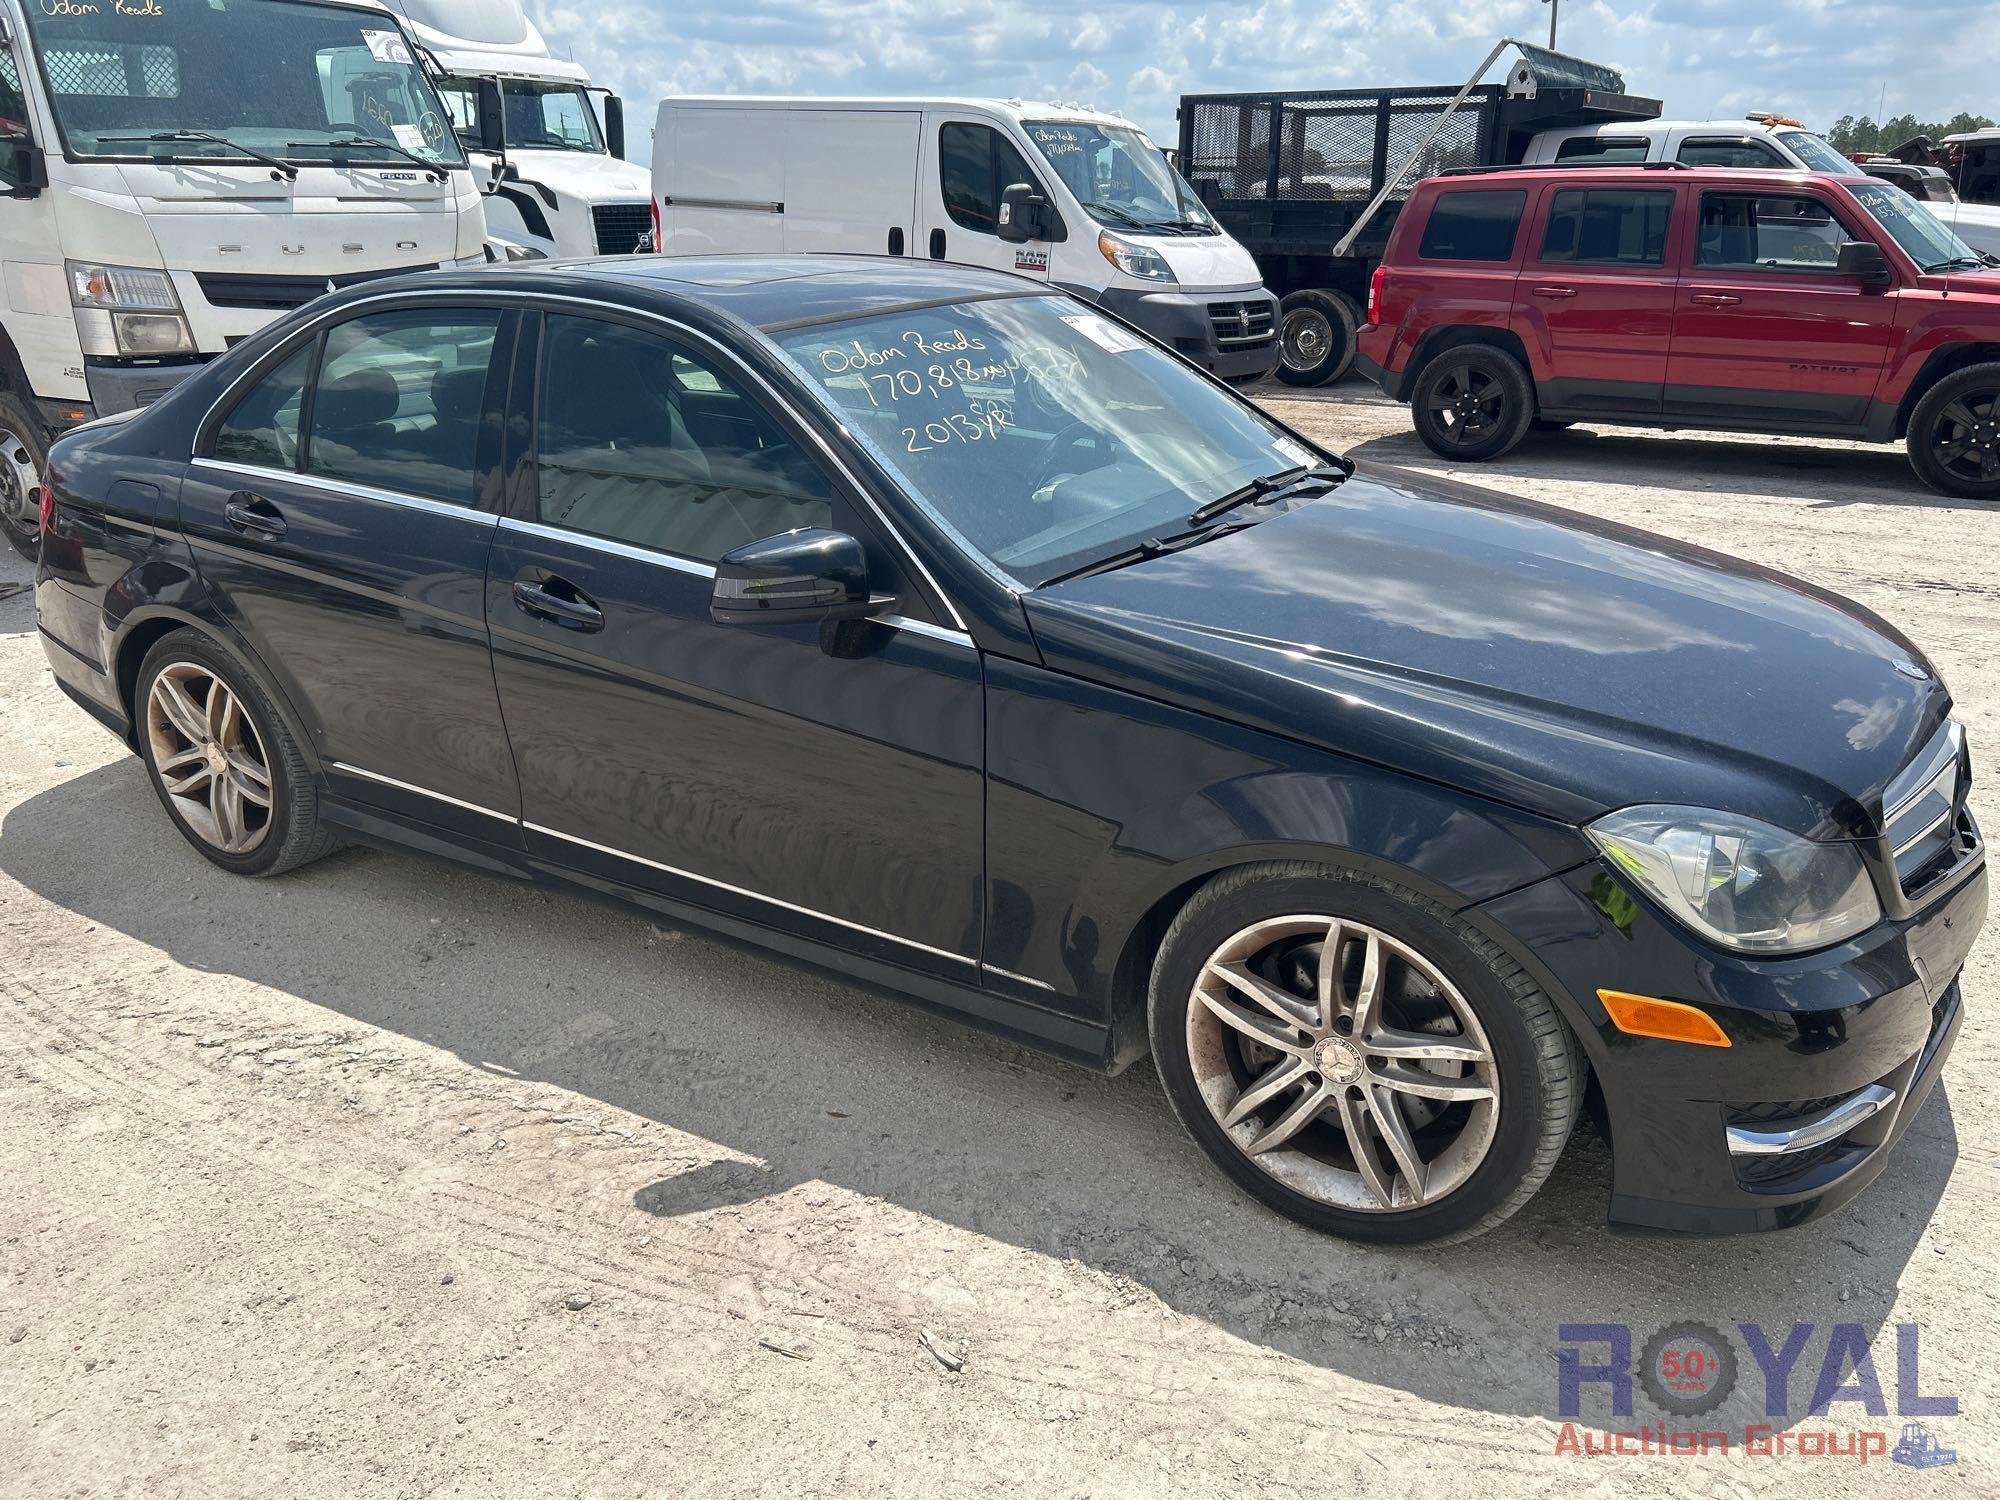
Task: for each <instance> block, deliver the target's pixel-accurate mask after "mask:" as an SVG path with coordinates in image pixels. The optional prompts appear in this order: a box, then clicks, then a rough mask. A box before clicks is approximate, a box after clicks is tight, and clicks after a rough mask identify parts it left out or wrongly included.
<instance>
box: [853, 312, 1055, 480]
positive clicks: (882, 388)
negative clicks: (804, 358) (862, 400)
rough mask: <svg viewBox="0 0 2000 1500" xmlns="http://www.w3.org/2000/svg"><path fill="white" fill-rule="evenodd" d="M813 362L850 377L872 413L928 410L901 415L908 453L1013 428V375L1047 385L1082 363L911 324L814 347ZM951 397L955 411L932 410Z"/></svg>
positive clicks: (1049, 349)
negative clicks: (888, 336)
mask: <svg viewBox="0 0 2000 1500" xmlns="http://www.w3.org/2000/svg"><path fill="white" fill-rule="evenodd" d="M819 360H820V367H821V368H822V369H824V370H825V371H826V372H827V373H828V374H830V375H854V376H857V377H858V378H859V381H860V384H861V389H862V390H863V391H864V392H865V393H866V394H867V397H868V402H869V405H871V406H873V407H875V408H877V409H878V410H880V409H882V408H885V407H886V408H889V409H892V410H896V411H897V412H898V415H905V414H906V412H905V411H904V407H905V403H917V404H919V405H921V406H928V407H930V408H931V409H930V410H923V411H919V412H909V413H907V415H908V416H909V417H910V418H911V420H912V421H913V423H914V425H912V426H909V427H905V428H903V429H902V432H903V440H904V446H905V448H906V449H907V451H909V452H911V453H923V452H927V451H928V450H930V449H931V448H936V447H941V446H943V445H944V444H946V443H976V442H982V441H984V440H985V439H987V438H993V437H998V436H999V435H1000V434H1001V433H1002V432H1004V431H1005V430H1006V429H1007V428H1009V427H1011V426H1013V413H1012V410H1011V405H1012V398H1013V392H1014V383H1015V378H1016V376H1017V375H1019V374H1022V373H1025V374H1027V375H1028V376H1029V377H1030V378H1031V379H1033V380H1036V381H1038V382H1040V383H1041V384H1043V385H1044V386H1055V385H1059V384H1060V383H1061V382H1062V381H1064V380H1065V379H1068V378H1071V377H1074V376H1075V375H1076V374H1077V373H1079V372H1080V371H1081V369H1082V367H1083V361H1082V360H1081V359H1080V358H1078V356H1077V355H1076V354H1075V353H1074V352H1073V351H1071V350H1068V349H1064V348H1061V347H1060V346H1055V345H1042V346H1035V347H1031V348H1027V349H1022V350H1018V351H1015V352H1011V353H1008V354H1005V355H996V354H990V353H988V352H987V349H986V341H985V340H984V339H981V338H979V337H977V336H976V335H973V334H968V333H966V332H964V331H963V330H962V329H956V328H954V329H953V330H952V331H951V332H950V333H949V334H925V333H922V332H920V331H919V330H916V329H911V330H910V331H908V332H906V333H904V334H903V335H902V336H901V337H900V338H899V339H897V340H896V341H894V342H892V343H889V344H885V345H881V346H879V347H875V348H870V347H869V346H868V345H866V344H863V343H862V342H861V341H860V340H859V339H856V340H854V341H853V343H852V344H850V345H847V346H845V347H842V348H838V349H823V350H821V351H820V356H819ZM956 400H963V401H964V403H965V405H964V408H963V409H961V410H951V411H939V410H937V409H936V408H937V407H938V406H940V405H943V404H946V403H950V402H954V401H956Z"/></svg>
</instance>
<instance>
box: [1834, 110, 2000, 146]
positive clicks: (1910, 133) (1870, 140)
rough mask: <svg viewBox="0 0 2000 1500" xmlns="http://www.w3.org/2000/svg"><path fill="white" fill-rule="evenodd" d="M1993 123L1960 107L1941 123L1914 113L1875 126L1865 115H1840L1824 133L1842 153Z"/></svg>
mask: <svg viewBox="0 0 2000 1500" xmlns="http://www.w3.org/2000/svg"><path fill="white" fill-rule="evenodd" d="M1992 124H1993V122H1992V121H1991V120H1989V119H1988V118H1987V117H1986V116H1985V115H1975V114H1972V113H1970V112H1969V111H1966V110H1960V111H1959V112H1958V113H1957V114H1955V115H1953V116H1952V117H1951V118H1950V119H1949V120H1946V121H1944V122H1942V123H1935V122H1930V121H1925V120H1919V119H1918V118H1917V117H1916V116H1915V115H1897V116H1896V117H1895V118H1894V119H1891V120H1884V121H1883V122H1882V123H1881V124H1879V125H1877V124H1876V123H1875V122H1874V121H1873V120H1872V119H1870V118H1869V117H1868V116H1867V115H1862V116H1861V117H1860V118H1859V119H1857V118H1855V116H1853V115H1842V116H1841V117H1840V118H1839V119H1838V120H1835V121H1834V122H1833V129H1831V130H1829V131H1828V132H1827V133H1826V138H1827V140H1828V142H1829V143H1830V144H1831V145H1832V146H1833V149H1834V150H1836V151H1840V152H1843V153H1845V152H1850V151H1888V150H1890V149H1891V148H1893V147H1896V146H1900V145H1902V144H1903V142H1905V141H1907V140H1909V139H1911V138H1912V137H1914V136H1919V135H1927V136H1929V137H1930V138H1931V139H1932V140H1934V141H1935V140H1938V139H1941V138H1942V137H1944V136H1948V135H1959V134H1961V133H1963V132H1964V131H1968V130H1985V129H1987V128H1988V127H1990V126H1991V125H1992Z"/></svg>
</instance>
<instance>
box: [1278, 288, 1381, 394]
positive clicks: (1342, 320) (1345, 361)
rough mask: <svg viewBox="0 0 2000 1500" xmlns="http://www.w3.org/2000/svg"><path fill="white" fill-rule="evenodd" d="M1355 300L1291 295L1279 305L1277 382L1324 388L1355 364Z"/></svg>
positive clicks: (1320, 294) (1357, 320)
mask: <svg viewBox="0 0 2000 1500" xmlns="http://www.w3.org/2000/svg"><path fill="white" fill-rule="evenodd" d="M1360 321H1361V320H1360V316H1359V314H1358V313H1357V311H1356V309H1355V306H1354V300H1353V299H1352V298H1351V297H1349V296H1347V295H1346V294H1345V293H1344V292H1321V291H1308V292H1293V293H1292V294H1291V296H1289V297H1287V298H1285V300H1284V301H1283V302H1281V303H1279V304H1278V379H1280V380H1282V381H1284V382H1285V384H1286V385H1326V384H1328V383H1329V382H1331V381H1335V380H1338V379H1340V377H1341V376H1343V375H1345V374H1346V373H1347V371H1348V368H1349V367H1350V366H1351V365H1353V363H1354V330H1355V328H1356V327H1357V326H1358V324H1359V323H1360Z"/></svg>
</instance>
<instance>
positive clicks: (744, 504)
mask: <svg viewBox="0 0 2000 1500" xmlns="http://www.w3.org/2000/svg"><path fill="white" fill-rule="evenodd" d="M536 427H537V431H536V507H537V515H538V517H539V519H540V520H541V521H542V522H544V523H545V524H547V525H550V526H563V527H567V528H569V529H570V530H572V531H581V532H586V533H588V534H589V535H591V536H601V537H606V538H609V539H610V540H613V541H619V542H630V543H632V544H633V545H635V546H640V547H647V548H651V549H652V550H654V551H656V552H669V553H673V554H675V555H677V556H680V557H688V558H693V559H695V560H696V561H699V562H709V563H712V562H714V561H715V560H716V559H717V558H719V557H721V556H722V555H723V554H724V553H725V552H729V551H732V550H733V549H735V548H737V547H740V546H742V545H743V544H744V543H745V542H755V541H760V540H762V539H763V538H765V537H768V536H776V535H778V534H779V533H780V532H785V531H791V530H793V529H795V528H797V527H800V526H827V525H831V524H832V520H833V490H832V487H831V485H830V484H829V483H828V481H827V478H826V474H825V472H824V471H823V470H821V469H820V468H819V466H818V465H817V464H815V463H814V462H813V461H812V460H811V459H809V458H807V457H806V455H805V454H803V453H802V452H800V451H799V448H798V445H797V444H795V443H794V442H792V440H791V439H790V438H789V437H787V436H786V434H785V432H784V430H783V429H782V428H780V427H779V426H778V425H777V423H776V422H774V421H773V420H772V419H771V417H770V415H769V414H768V413H767V412H766V411H765V410H764V408H763V407H761V406H760V405H758V404H757V402H756V401H755V400H753V399H752V398H751V397H750V396H748V395H746V394H745V393H744V392H743V390H742V389H741V388H740V387H739V386H738V385H737V384H736V383H735V381H733V380H732V379H731V378H730V377H729V376H727V375H725V374H724V373H722V372H721V371H719V370H717V369H716V368H715V367H714V366H713V365H711V364H709V363H708V362H707V361H706V360H704V359H702V358H701V357H700V356H699V355H697V354H694V353H693V352H691V351H689V350H686V349H683V348H681V347H679V346H678V345H676V344H674V343H672V342H670V341H668V340H666V339H663V338H661V337H659V336H658V335H656V334H652V333H646V332H643V331H641V330H639V329H635V328H629V327H626V326H625V325H624V324H621V323H605V322H600V321H598V320H596V319H594V318H577V317H569V316H567V315H559V314H551V315H550V316H549V317H548V318H547V319H546V323H545V330H544V333H543V337H542V379H541V402H540V415H539V418H538V420H537V424H536Z"/></svg>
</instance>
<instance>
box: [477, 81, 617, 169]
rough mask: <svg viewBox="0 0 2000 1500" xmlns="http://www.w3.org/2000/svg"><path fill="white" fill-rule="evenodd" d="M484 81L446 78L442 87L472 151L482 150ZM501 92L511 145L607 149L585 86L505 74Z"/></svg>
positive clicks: (591, 149)
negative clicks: (480, 111)
mask: <svg viewBox="0 0 2000 1500" xmlns="http://www.w3.org/2000/svg"><path fill="white" fill-rule="evenodd" d="M478 89H479V84H478V80H476V79H472V78H447V79H445V80H444V81H443V82H442V83H440V84H439V85H438V95H439V97H440V98H442V99H443V100H444V112H445V118H446V119H447V120H449V121H450V122H451V128H452V129H453V130H454V131H456V132H457V134H458V139H459V141H460V143H461V144H462V145H464V147H465V148H466V149H467V150H468V151H477V150H478V149H479V93H478ZM500 96H501V98H502V99H503V100H504V101H505V103H506V106H507V113H506V120H507V144H508V146H510V147H514V146H527V147H533V148H535V149H536V150H541V151H592V152H596V153H598V154H600V155H601V154H602V153H603V152H604V137H603V136H602V135H601V134H599V132H598V129H597V115H596V113H595V112H594V111H593V110H592V109H591V107H590V101H589V99H587V98H586V97H585V95H584V90H583V88H582V86H581V85H579V84H574V83H542V82H539V81H538V80H535V79H532V78H503V79H501V80H500Z"/></svg>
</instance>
